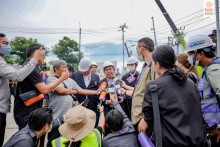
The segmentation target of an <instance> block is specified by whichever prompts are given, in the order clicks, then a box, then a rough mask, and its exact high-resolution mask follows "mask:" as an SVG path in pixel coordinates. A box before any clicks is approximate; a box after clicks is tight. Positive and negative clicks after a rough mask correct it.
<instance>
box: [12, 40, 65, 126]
mask: <svg viewBox="0 0 220 147" xmlns="http://www.w3.org/2000/svg"><path fill="white" fill-rule="evenodd" d="M36 50H42V51H43V48H42V46H41V45H39V44H30V45H29V46H28V48H27V50H26V55H27V60H26V61H25V63H24V65H26V64H27V63H28V61H29V60H31V59H32V58H33V56H34V52H35V51H36ZM42 64H44V57H43V58H42V59H40V60H39V61H38V64H37V66H36V67H35V69H34V71H33V72H32V73H31V74H30V75H29V76H27V77H26V78H25V79H24V80H23V81H22V82H19V83H18V87H17V91H16V96H15V102H14V105H15V106H14V118H15V122H16V124H17V125H18V127H19V130H20V129H22V128H24V127H25V126H26V125H27V122H28V118H29V114H30V113H31V112H32V111H33V110H35V109H37V108H41V107H42V103H43V100H40V101H38V102H36V103H34V104H32V105H30V106H29V107H27V106H25V105H24V102H23V100H21V98H20V97H19V95H20V94H23V93H26V92H28V91H31V90H35V91H37V92H39V93H41V94H47V93H49V92H50V91H52V90H53V89H54V88H56V87H57V86H58V85H59V84H60V83H61V82H62V81H63V80H65V79H67V78H68V77H69V74H68V73H67V72H64V73H63V74H62V76H61V77H60V78H59V79H58V80H57V81H55V82H53V83H51V84H49V85H45V83H44V82H43V79H42V76H41V74H40V70H39V67H38V66H40V65H42Z"/></svg>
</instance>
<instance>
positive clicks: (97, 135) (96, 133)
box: [92, 130, 101, 147]
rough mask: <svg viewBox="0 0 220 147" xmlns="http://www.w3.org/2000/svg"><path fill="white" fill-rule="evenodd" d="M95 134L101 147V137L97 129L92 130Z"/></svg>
mask: <svg viewBox="0 0 220 147" xmlns="http://www.w3.org/2000/svg"><path fill="white" fill-rule="evenodd" d="M92 131H93V132H94V133H95V135H96V138H97V142H98V147H101V144H100V138H99V133H98V132H97V131H96V130H92Z"/></svg>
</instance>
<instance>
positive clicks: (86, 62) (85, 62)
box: [78, 58, 91, 72]
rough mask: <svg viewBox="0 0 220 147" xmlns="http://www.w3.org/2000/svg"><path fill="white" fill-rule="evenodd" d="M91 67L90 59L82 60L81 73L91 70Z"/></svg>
mask: <svg viewBox="0 0 220 147" xmlns="http://www.w3.org/2000/svg"><path fill="white" fill-rule="evenodd" d="M90 66H91V61H90V60H89V59H88V58H82V59H81V60H80V62H79V67H78V69H79V71H81V72H85V71H87V70H89V68H90Z"/></svg>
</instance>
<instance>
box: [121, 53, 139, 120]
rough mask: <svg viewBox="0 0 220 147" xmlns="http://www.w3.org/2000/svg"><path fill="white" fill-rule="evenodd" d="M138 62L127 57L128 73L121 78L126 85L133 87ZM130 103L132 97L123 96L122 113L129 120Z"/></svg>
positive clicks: (136, 76) (133, 58)
mask: <svg viewBox="0 0 220 147" xmlns="http://www.w3.org/2000/svg"><path fill="white" fill-rule="evenodd" d="M137 66H138V60H137V58H135V57H129V58H128V60H127V68H128V70H129V72H128V73H127V74H125V75H124V76H123V77H122V80H123V81H124V82H125V83H126V85H128V86H131V87H135V84H136V82H137V78H138V75H139V73H138V72H137V70H136V69H137ZM131 103H132V97H130V96H124V111H125V113H126V115H127V116H128V117H129V118H130V119H131Z"/></svg>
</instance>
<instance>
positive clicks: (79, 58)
mask: <svg viewBox="0 0 220 147" xmlns="http://www.w3.org/2000/svg"><path fill="white" fill-rule="evenodd" d="M80 50H81V24H80V22H79V61H80Z"/></svg>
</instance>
